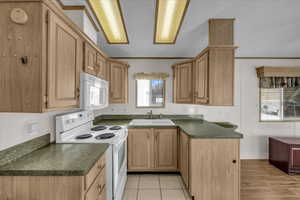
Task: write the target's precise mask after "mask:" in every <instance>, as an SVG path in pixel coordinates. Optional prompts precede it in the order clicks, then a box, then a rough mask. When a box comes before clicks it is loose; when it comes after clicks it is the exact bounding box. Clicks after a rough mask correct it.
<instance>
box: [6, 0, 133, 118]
mask: <svg viewBox="0 0 300 200" xmlns="http://www.w3.org/2000/svg"><path fill="white" fill-rule="evenodd" d="M13 8H18V9H22V10H23V11H25V12H26V14H27V15H28V21H27V22H26V23H25V24H18V23H15V22H13V21H12V20H11V19H10V16H11V12H12V11H13ZM0 26H1V31H0V44H1V47H2V48H0V55H1V56H0V66H1V67H0V82H1V84H0V95H1V101H0V112H28V113H39V112H47V111H53V110H64V109H75V108H79V104H80V103H79V99H80V98H79V95H80V91H79V88H80V87H79V84H80V72H81V71H85V72H87V73H89V74H92V75H95V76H98V77H100V78H102V79H105V80H109V79H110V76H109V74H110V71H109V66H108V59H109V58H108V57H107V56H106V55H105V54H104V53H102V52H101V50H100V49H99V48H98V47H97V45H95V44H94V43H93V42H92V41H91V40H90V39H89V38H88V37H87V36H86V35H85V34H84V33H83V32H82V30H81V29H80V28H79V27H78V26H77V25H76V24H74V23H73V22H72V21H71V20H70V19H69V18H68V17H67V16H66V15H65V14H64V12H63V10H62V9H61V7H60V4H59V3H58V2H57V1H42V0H36V1H30V0H23V1H17V0H15V1H14V0H13V1H0ZM110 60H112V59H110ZM112 61H113V60H112ZM115 62H116V63H117V62H118V61H115ZM119 63H122V65H123V66H128V65H127V64H126V63H123V62H119ZM127 72H128V71H127V68H126V67H124V69H123V70H121V71H118V70H116V68H115V67H113V70H112V82H111V85H112V88H113V94H114V95H112V98H111V100H112V102H115V103H126V102H127V87H128V86H127V76H128V75H127ZM119 77H121V79H119V80H118V81H117V83H115V82H114V81H115V80H116V79H117V78H119Z"/></svg>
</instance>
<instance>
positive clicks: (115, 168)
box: [56, 111, 128, 200]
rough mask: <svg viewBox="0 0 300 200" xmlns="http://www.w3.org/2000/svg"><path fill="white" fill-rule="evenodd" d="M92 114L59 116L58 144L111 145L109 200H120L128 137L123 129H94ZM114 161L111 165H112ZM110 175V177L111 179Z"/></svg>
mask: <svg viewBox="0 0 300 200" xmlns="http://www.w3.org/2000/svg"><path fill="white" fill-rule="evenodd" d="M93 120H94V115H93V112H92V111H79V112H73V113H68V114H63V115H58V116H56V143H108V144H110V146H111V152H112V153H111V154H110V156H108V157H107V161H108V163H107V169H108V170H110V171H107V180H108V182H107V186H108V187H107V189H108V191H107V192H108V195H107V197H108V198H107V199H108V200H111V199H114V200H121V199H122V195H123V192H124V188H125V184H126V181H127V136H128V131H127V129H126V127H124V126H104V125H98V126H93ZM109 160H111V162H109ZM109 174H110V175H109Z"/></svg>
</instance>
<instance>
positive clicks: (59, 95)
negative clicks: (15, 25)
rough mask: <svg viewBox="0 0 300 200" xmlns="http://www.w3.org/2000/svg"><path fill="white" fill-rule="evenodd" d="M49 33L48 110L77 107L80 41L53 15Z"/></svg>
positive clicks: (51, 15) (80, 55) (50, 13)
mask: <svg viewBox="0 0 300 200" xmlns="http://www.w3.org/2000/svg"><path fill="white" fill-rule="evenodd" d="M48 31H49V32H48V42H49V43H48V48H49V49H48V62H49V65H48V74H47V76H48V77H47V78H48V84H47V87H48V102H47V108H50V109H51V108H61V107H78V106H79V81H80V80H79V70H80V67H81V66H82V65H81V62H80V60H81V59H80V57H82V48H81V47H82V41H81V38H80V37H79V35H77V33H76V32H74V31H73V30H72V29H71V28H70V27H69V26H68V25H66V24H65V23H64V22H63V21H62V20H61V19H60V18H59V17H57V16H56V15H55V14H54V13H52V12H49V27H48Z"/></svg>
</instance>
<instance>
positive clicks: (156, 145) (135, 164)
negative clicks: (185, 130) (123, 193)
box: [128, 128, 178, 172]
mask: <svg viewBox="0 0 300 200" xmlns="http://www.w3.org/2000/svg"><path fill="white" fill-rule="evenodd" d="M128 134H129V136H128V171H131V172H133V171H177V170H178V167H177V141H178V140H177V137H178V134H177V129H176V128H165V129H163V128H161V129H158V128H146V129H140V128H138V129H129V131H128Z"/></svg>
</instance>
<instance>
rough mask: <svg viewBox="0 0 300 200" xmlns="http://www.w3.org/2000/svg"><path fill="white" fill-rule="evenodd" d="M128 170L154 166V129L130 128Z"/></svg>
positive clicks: (139, 169)
mask: <svg viewBox="0 0 300 200" xmlns="http://www.w3.org/2000/svg"><path fill="white" fill-rule="evenodd" d="M127 144H128V171H143V170H148V169H151V168H153V167H154V166H153V131H152V129H129V131H128V143H127Z"/></svg>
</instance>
